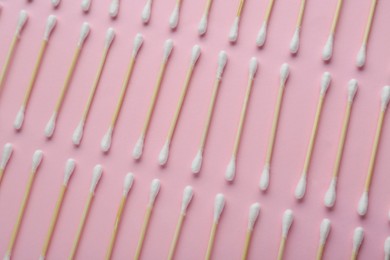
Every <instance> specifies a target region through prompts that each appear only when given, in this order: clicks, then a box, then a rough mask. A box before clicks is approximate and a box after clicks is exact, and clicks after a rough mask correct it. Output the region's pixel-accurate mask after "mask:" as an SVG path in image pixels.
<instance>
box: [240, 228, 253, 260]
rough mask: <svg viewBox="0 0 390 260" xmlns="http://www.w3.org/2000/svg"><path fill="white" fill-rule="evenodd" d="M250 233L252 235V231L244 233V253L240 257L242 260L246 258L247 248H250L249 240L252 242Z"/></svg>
mask: <svg viewBox="0 0 390 260" xmlns="http://www.w3.org/2000/svg"><path fill="white" fill-rule="evenodd" d="M252 233H253V231H252V230H248V231H247V232H246V236H245V244H244V252H243V254H242V257H241V259H242V260H246V259H247V258H248V252H249V246H250V244H251V240H252Z"/></svg>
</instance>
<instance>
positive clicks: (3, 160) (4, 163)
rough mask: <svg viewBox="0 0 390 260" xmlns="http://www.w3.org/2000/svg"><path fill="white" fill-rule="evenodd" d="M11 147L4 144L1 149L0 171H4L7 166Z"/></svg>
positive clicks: (8, 144)
mask: <svg viewBox="0 0 390 260" xmlns="http://www.w3.org/2000/svg"><path fill="white" fill-rule="evenodd" d="M12 151H13V146H12V144H10V143H6V144H5V145H4V148H3V154H2V155H1V162H0V169H1V170H4V169H5V167H6V166H7V164H8V161H9V158H11V155H12Z"/></svg>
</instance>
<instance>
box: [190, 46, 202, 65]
mask: <svg viewBox="0 0 390 260" xmlns="http://www.w3.org/2000/svg"><path fill="white" fill-rule="evenodd" d="M200 51H201V49H200V46H199V45H194V47H192V52H191V64H192V65H194V64H195V63H196V62H197V61H198V59H199V56H200Z"/></svg>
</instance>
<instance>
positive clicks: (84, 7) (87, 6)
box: [81, 0, 91, 12]
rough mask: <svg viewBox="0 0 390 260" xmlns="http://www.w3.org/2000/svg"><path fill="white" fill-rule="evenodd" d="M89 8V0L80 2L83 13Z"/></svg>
mask: <svg viewBox="0 0 390 260" xmlns="http://www.w3.org/2000/svg"><path fill="white" fill-rule="evenodd" d="M89 8H91V0H82V1H81V9H82V10H83V11H84V12H88V11H89Z"/></svg>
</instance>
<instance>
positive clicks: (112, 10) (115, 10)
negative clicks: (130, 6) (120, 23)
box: [109, 0, 119, 18]
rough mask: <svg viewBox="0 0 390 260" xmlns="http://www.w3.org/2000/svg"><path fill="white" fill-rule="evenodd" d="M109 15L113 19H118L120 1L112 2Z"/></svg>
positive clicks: (113, 0) (114, 0)
mask: <svg viewBox="0 0 390 260" xmlns="http://www.w3.org/2000/svg"><path fill="white" fill-rule="evenodd" d="M109 13H110V16H111V18H116V17H117V16H118V13H119V0H112V1H111V4H110V9H109Z"/></svg>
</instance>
